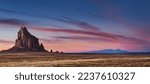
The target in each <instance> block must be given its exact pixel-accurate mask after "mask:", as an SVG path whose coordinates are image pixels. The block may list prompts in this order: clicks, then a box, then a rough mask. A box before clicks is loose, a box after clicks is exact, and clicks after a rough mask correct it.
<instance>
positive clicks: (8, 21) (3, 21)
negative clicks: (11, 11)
mask: <svg viewBox="0 0 150 84" xmlns="http://www.w3.org/2000/svg"><path fill="white" fill-rule="evenodd" d="M0 24H6V25H19V26H21V25H28V24H29V23H28V22H26V21H24V20H20V19H7V18H5V19H4V18H3V19H0Z"/></svg>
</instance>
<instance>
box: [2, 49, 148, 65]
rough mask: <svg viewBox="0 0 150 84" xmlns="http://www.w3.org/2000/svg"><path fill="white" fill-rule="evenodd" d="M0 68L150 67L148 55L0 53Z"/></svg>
mask: <svg viewBox="0 0 150 84" xmlns="http://www.w3.org/2000/svg"><path fill="white" fill-rule="evenodd" d="M0 67H150V54H63V53H62V54H59V53H43V52H34V53H33V52H32V53H31V52H30V53H0Z"/></svg>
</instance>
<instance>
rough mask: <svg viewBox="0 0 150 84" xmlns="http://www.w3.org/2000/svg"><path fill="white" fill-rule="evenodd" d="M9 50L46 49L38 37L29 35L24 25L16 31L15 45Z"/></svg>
mask: <svg viewBox="0 0 150 84" xmlns="http://www.w3.org/2000/svg"><path fill="white" fill-rule="evenodd" d="M9 51H46V50H45V49H44V46H43V44H39V40H38V38H36V37H35V36H33V35H31V34H30V33H29V32H28V30H27V28H26V27H21V29H20V30H19V32H18V35H17V39H16V42H15V46H14V47H13V48H11V49H9Z"/></svg>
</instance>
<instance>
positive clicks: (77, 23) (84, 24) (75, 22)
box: [56, 17, 100, 31]
mask: <svg viewBox="0 0 150 84" xmlns="http://www.w3.org/2000/svg"><path fill="white" fill-rule="evenodd" d="M56 20H57V21H61V22H65V23H68V24H72V25H75V26H77V27H80V28H82V29H85V30H88V31H89V30H92V31H93V30H96V31H97V30H100V28H98V27H96V26H93V25H91V24H89V23H87V22H85V21H81V20H76V19H73V18H70V17H65V18H63V19H56Z"/></svg>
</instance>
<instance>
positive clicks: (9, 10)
mask: <svg viewBox="0 0 150 84" xmlns="http://www.w3.org/2000/svg"><path fill="white" fill-rule="evenodd" d="M0 12H5V13H10V14H19V15H24V16H30V17H35V18H42V19H47V20H51V19H52V18H51V17H47V16H43V15H35V14H29V13H25V12H21V11H16V10H12V9H3V8H0Z"/></svg>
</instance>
